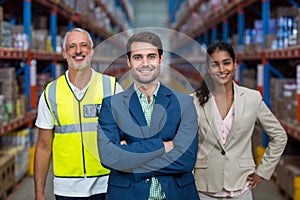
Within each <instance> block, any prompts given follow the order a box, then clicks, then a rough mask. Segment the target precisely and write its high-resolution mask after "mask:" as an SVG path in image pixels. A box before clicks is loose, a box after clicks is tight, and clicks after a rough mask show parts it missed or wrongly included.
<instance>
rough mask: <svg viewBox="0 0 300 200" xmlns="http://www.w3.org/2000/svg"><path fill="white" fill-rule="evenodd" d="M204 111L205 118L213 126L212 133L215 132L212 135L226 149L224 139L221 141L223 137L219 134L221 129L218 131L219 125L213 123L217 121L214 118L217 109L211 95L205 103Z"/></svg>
mask: <svg viewBox="0 0 300 200" xmlns="http://www.w3.org/2000/svg"><path fill="white" fill-rule="evenodd" d="M201 107H202V106H201ZM203 111H204V115H205V118H206V122H207V123H208V124H209V126H210V128H211V134H213V135H212V136H210V137H215V138H216V140H217V142H218V143H219V145H220V146H221V148H222V149H224V147H223V144H222V141H221V138H220V136H219V131H218V129H217V127H216V124H215V123H213V122H214V121H215V120H214V119H213V118H214V115H215V111H214V108H213V100H212V98H211V97H210V98H209V101H207V102H206V103H205V104H204V107H203Z"/></svg>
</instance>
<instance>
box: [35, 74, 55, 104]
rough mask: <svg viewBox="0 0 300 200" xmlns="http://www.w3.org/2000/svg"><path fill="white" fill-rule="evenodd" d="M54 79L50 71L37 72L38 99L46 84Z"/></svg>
mask: <svg viewBox="0 0 300 200" xmlns="http://www.w3.org/2000/svg"><path fill="white" fill-rule="evenodd" d="M52 80H53V78H52V77H51V74H50V73H42V74H37V81H36V96H37V100H39V97H40V96H41V94H42V92H43V91H44V89H45V88H46V85H47V84H48V83H49V82H50V81H52Z"/></svg>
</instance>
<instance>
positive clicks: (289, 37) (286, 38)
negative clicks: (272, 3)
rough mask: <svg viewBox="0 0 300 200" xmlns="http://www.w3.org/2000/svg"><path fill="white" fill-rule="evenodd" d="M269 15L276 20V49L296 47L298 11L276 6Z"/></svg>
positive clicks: (292, 7)
mask: <svg viewBox="0 0 300 200" xmlns="http://www.w3.org/2000/svg"><path fill="white" fill-rule="evenodd" d="M271 15H272V16H274V17H276V19H277V41H276V42H277V45H276V46H277V48H278V49H281V48H287V47H290V46H295V45H297V22H296V17H297V16H298V15H299V11H298V9H297V8H296V7H295V6H278V7H276V10H274V12H272V13H271Z"/></svg>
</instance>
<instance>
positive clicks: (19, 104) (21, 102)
mask: <svg viewBox="0 0 300 200" xmlns="http://www.w3.org/2000/svg"><path fill="white" fill-rule="evenodd" d="M27 109H28V97H27V96H26V95H24V94H20V95H18V96H17V99H16V117H20V116H23V117H24V116H26V114H27V112H28V110H27Z"/></svg>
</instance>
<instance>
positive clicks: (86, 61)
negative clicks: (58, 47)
mask: <svg viewBox="0 0 300 200" xmlns="http://www.w3.org/2000/svg"><path fill="white" fill-rule="evenodd" d="M76 56H82V57H85V59H84V61H83V62H82V63H77V62H76V60H74V58H75V57H76ZM92 56H93V55H92V53H89V54H88V55H86V54H85V53H78V54H77V53H75V54H73V55H72V56H68V57H67V62H68V65H69V66H70V67H71V68H73V69H74V70H83V69H86V68H87V67H88V66H90V65H91V61H92Z"/></svg>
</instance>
